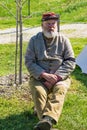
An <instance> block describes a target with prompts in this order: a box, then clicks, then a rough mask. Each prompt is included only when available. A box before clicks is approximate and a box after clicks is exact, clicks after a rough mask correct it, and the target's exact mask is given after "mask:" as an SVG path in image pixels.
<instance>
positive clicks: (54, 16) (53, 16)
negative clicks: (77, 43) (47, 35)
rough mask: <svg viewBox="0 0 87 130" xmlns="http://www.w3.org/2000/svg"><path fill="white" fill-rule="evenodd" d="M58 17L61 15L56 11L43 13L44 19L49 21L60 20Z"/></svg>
mask: <svg viewBox="0 0 87 130" xmlns="http://www.w3.org/2000/svg"><path fill="white" fill-rule="evenodd" d="M58 18H59V15H57V14H55V13H54V12H48V13H44V14H43V15H42V21H47V20H51V19H55V20H58Z"/></svg>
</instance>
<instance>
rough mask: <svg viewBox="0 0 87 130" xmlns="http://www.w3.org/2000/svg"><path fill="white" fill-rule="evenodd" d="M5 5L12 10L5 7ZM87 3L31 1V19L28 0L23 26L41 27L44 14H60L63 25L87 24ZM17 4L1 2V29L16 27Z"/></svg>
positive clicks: (73, 0) (75, 1)
mask: <svg viewBox="0 0 87 130" xmlns="http://www.w3.org/2000/svg"><path fill="white" fill-rule="evenodd" d="M3 5H4V6H5V7H6V8H8V9H9V10H10V12H11V13H12V14H13V15H12V14H11V13H9V12H8V10H7V9H6V8H5V7H3ZM86 8H87V1H86V0H83V1H82V0H72V1H71V0H62V1H60V0H49V1H48V2H47V0H30V16H31V17H30V18H25V17H28V16H29V13H28V0H27V1H26V2H25V4H23V6H22V16H23V26H28V27H29V26H39V25H40V23H41V15H42V13H44V12H49V11H51V12H55V13H58V14H60V18H61V23H76V22H77V23H78V22H80V23H87V17H86V16H87V13H86V12H87V10H86ZM14 16H16V3H15V2H14V1H13V0H9V1H8V0H7V1H6V0H2V1H0V27H1V28H2V29H3V28H9V27H15V25H16V19H15V18H14Z"/></svg>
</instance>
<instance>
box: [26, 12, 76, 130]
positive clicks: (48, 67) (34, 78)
mask: <svg viewBox="0 0 87 130" xmlns="http://www.w3.org/2000/svg"><path fill="white" fill-rule="evenodd" d="M58 20H59V15H57V14H55V13H53V12H49V13H44V14H43V15H42V20H41V27H42V32H39V33H37V34H36V35H35V36H33V37H31V39H30V40H29V44H28V47H27V50H26V54H25V65H26V67H27V69H28V71H29V74H30V81H29V86H30V89H31V93H32V97H33V101H34V104H35V108H36V111H37V116H38V118H39V122H38V123H37V124H36V125H35V126H34V130H52V128H53V125H54V124H56V123H57V122H58V119H59V117H60V114H61V111H62V108H63V104H64V98H65V95H66V92H67V90H68V88H69V87H70V77H69V76H70V74H71V72H72V71H73V70H74V69H75V58H74V52H73V49H72V46H71V43H70V41H69V39H68V38H66V37H65V36H64V35H62V34H60V32H59V31H58Z"/></svg>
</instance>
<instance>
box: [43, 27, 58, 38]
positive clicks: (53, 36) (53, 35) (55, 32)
mask: <svg viewBox="0 0 87 130" xmlns="http://www.w3.org/2000/svg"><path fill="white" fill-rule="evenodd" d="M43 34H44V36H45V37H47V38H55V37H56V36H57V34H58V32H57V31H54V32H53V31H50V32H47V31H46V30H44V29H43Z"/></svg>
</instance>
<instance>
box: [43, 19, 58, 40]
mask: <svg viewBox="0 0 87 130" xmlns="http://www.w3.org/2000/svg"><path fill="white" fill-rule="evenodd" d="M42 30H43V33H44V35H45V36H46V37H47V38H52V37H54V36H56V35H57V20H47V21H43V23H42Z"/></svg>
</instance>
